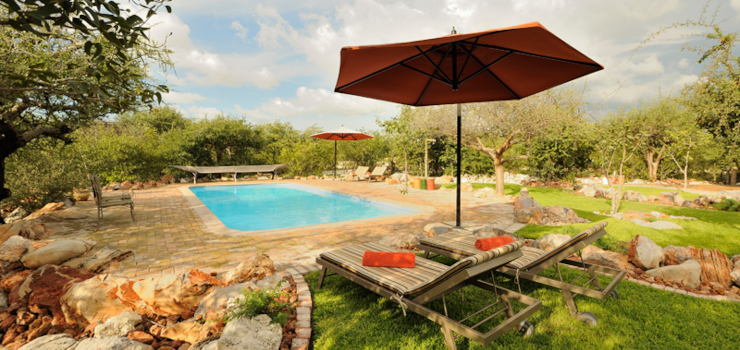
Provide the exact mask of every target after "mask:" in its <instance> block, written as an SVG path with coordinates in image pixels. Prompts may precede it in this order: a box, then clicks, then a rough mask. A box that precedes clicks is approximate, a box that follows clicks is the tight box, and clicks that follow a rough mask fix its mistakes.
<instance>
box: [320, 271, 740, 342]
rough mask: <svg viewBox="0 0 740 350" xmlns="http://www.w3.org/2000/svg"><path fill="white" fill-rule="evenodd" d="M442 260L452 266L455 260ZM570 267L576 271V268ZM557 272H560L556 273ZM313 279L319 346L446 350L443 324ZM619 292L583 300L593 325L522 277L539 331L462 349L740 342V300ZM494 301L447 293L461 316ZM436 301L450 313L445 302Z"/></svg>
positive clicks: (352, 287) (348, 286)
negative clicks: (535, 303)
mask: <svg viewBox="0 0 740 350" xmlns="http://www.w3.org/2000/svg"><path fill="white" fill-rule="evenodd" d="M437 260H438V261H440V262H443V263H446V264H451V263H452V260H451V259H447V258H437ZM563 271H564V272H565V273H566V274H571V275H572V274H574V273H575V271H572V270H569V269H563ZM566 271H567V272H566ZM549 272H551V273H552V274H553V275H554V272H553V271H549ZM306 280H307V281H308V283H309V285H310V287H311V291H312V294H313V303H314V310H313V334H314V336H313V342H314V348H315V349H342V350H343V349H404V350H412V349H414V350H416V349H418V350H421V349H445V348H446V347H445V345H444V336H443V335H442V333H441V332H440V330H439V328H440V327H439V326H438V325H437V324H436V323H434V322H432V321H429V320H427V319H426V318H424V317H422V316H419V315H417V314H414V313H412V312H408V316H406V317H404V316H403V313H402V312H401V309H400V307H399V306H398V305H397V304H395V303H394V302H391V301H389V300H387V299H384V298H382V297H380V296H378V295H377V294H375V293H373V292H370V291H369V290H366V289H365V288H363V287H360V286H359V285H357V284H355V283H352V282H351V281H349V280H347V279H345V278H343V277H341V276H338V275H334V276H328V277H326V278H325V280H324V286H323V288H322V289H318V290H317V289H316V283H317V281H318V272H314V273H311V274H309V275H307V276H306ZM489 280H490V278H489ZM496 280H497V283H498V284H499V285H500V286H504V287H505V288H508V289H511V290H517V287H516V285H515V284H514V281H513V280H512V279H511V278H508V277H504V276H499V277H497V279H496ZM607 281H608V279H605V280H604V281H603V282H607ZM617 290H618V292H619V294H620V299H611V298H609V299H607V300H605V301H601V300H595V299H590V298H585V297H578V298H577V299H576V303H577V305H578V307H579V310H580V311H582V312H583V311H589V312H592V313H594V314H596V315H597V316H598V318H599V324H598V325H597V326H595V327H591V326H587V325H585V324H582V323H581V322H579V321H577V320H575V319H573V318H571V317H569V316H568V311H567V309H566V308H565V305H564V302H563V298H562V295H561V294H560V292H558V291H557V290H555V289H553V288H549V287H544V286H541V285H538V284H535V283H531V282H528V281H525V280H522V292H523V293H524V294H526V295H529V296H531V297H534V298H536V299H539V300H541V301H542V304H543V307H542V309H540V311H538V312H537V313H535V314H534V315H532V316H531V317H530V319H529V321H530V322H532V323H533V324H534V325H535V328H536V332H535V334H534V336H532V337H531V338H528V339H525V338H522V337H521V336H519V335H518V334H517V332H516V331H509V332H507V333H506V334H504V335H503V336H502V337H500V338H498V339H497V340H494V341H493V342H492V343H491V344H489V345H488V346H485V347H483V346H481V345H479V344H478V343H475V342H473V341H470V340H468V339H466V338H462V337H461V338H459V339H458V340H457V342H456V343H457V347H458V349H460V350H463V349H697V348H706V349H729V348H735V347H736V346H737V344H738V342H739V341H740V332H737V331H736V329H735V328H734V327H731V326H729V327H728V325H733V324H738V322H740V303H734V302H718V301H711V300H706V299H697V298H693V297H689V296H685V295H679V294H675V293H669V292H666V291H661V290H657V289H654V288H651V287H645V286H642V285H638V284H635V283H631V282H627V281H623V282H622V283H621V284H620V285H619V286H618V287H617ZM491 298H493V295H492V294H490V293H487V292H485V293H484V292H482V291H481V290H479V289H477V288H474V287H470V286H468V287H466V288H465V301H464V302H463V301H461V296H460V292H459V291H458V292H455V293H453V294H451V295H449V296H448V297H447V301H448V304H447V305H448V308H449V310H450V312H451V313H454V314H455V317H456V318H457V319H460V318H461V316H463V315H467V314H470V313H472V311H474V310H477V309H479V308H481V307H483V306H485V305H487V304H488V303H490V301H491ZM429 306H431V308H432V309H434V310H437V311H440V312H441V310H442V306H441V301H435V302H432V303H430V304H429ZM519 308H522V306H520V307H519ZM452 310H454V311H452ZM488 329H490V328H487V329H484V330H488Z"/></svg>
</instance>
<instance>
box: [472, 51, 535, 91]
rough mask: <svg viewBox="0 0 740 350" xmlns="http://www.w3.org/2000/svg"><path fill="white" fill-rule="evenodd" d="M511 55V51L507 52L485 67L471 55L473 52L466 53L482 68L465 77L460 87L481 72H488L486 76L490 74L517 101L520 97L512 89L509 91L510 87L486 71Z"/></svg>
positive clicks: (489, 71)
mask: <svg viewBox="0 0 740 350" xmlns="http://www.w3.org/2000/svg"><path fill="white" fill-rule="evenodd" d="M463 50H465V49H463ZM465 52H468V51H467V50H465ZM511 53H512V52H511V51H509V52H508V53H506V54H505V55H503V56H501V57H499V58H498V59H497V60H495V61H493V62H491V63H490V64H488V65H485V64H483V62H481V61H480V60H479V59H478V57H475V55H473V52H472V50H471V51H470V52H468V55H469V57H472V58H473V60H475V62H477V63H478V64H480V65H481V67H482V68H481V69H480V70H478V71H477V72H475V73H473V74H471V75H470V76H469V77H467V78H465V79H463V81H461V82H460V85H462V84H463V83H464V82H466V81H468V80H470V79H472V78H473V77H475V76H477V75H478V74H480V73H483V72H488V74H490V75H491V76H492V77H493V78H494V79H496V81H498V83H499V84H501V86H503V87H504V88H506V90H507V91H509V93H511V94H512V95H514V97H516V98H517V99H519V98H521V96H519V95H518V94H517V93H516V92H514V90H512V89H511V88H510V87H509V86H508V85H506V84H505V83H504V82H503V81H502V80H501V79H499V77H498V76H496V74H493V72H491V70H490V69H488V68H490V67H491V66H493V65H494V64H496V63H498V62H500V61H501V60H502V59H504V58H506V57H507V56H509V55H511Z"/></svg>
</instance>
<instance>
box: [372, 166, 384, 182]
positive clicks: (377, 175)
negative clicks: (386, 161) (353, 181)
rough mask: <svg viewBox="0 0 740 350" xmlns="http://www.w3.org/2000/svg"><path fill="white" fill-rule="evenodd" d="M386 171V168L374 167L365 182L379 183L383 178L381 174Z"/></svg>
mask: <svg viewBox="0 0 740 350" xmlns="http://www.w3.org/2000/svg"><path fill="white" fill-rule="evenodd" d="M386 170H388V167H387V166H376V167H375V169H373V172H372V173H371V174H370V175H369V176H368V178H367V181H368V182H369V181H373V180H378V181H380V180H381V179H382V178H383V174H385V171H386Z"/></svg>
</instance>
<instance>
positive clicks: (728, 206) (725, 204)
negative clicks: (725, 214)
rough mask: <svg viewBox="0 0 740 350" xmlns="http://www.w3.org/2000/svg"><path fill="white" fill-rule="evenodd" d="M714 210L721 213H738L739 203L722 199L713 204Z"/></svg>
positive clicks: (739, 209)
mask: <svg viewBox="0 0 740 350" xmlns="http://www.w3.org/2000/svg"><path fill="white" fill-rule="evenodd" d="M714 208H715V209H717V210H722V211H740V202H738V201H736V200H734V199H729V198H722V201H721V202H719V203H714Z"/></svg>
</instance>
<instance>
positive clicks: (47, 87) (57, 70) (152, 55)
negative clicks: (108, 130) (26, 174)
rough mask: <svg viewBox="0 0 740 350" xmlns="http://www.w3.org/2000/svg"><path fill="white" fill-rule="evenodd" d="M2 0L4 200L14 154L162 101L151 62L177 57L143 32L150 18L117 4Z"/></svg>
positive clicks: (0, 154) (0, 180) (0, 159)
mask: <svg viewBox="0 0 740 350" xmlns="http://www.w3.org/2000/svg"><path fill="white" fill-rule="evenodd" d="M151 3H152V2H151V1H149V2H147V5H151ZM95 4H98V5H100V6H97V7H96V5H95ZM0 5H1V6H0V200H3V199H5V198H8V197H9V196H10V191H9V190H8V189H6V188H5V160H6V159H7V158H8V157H9V156H10V155H12V154H13V153H14V152H16V151H17V150H19V149H20V148H22V147H24V146H26V145H27V144H28V143H29V142H31V141H33V140H35V139H37V138H43V137H52V138H57V139H60V140H63V141H65V142H70V141H71V139H70V138H69V137H68V135H69V134H70V133H71V132H73V131H74V130H75V129H77V128H79V127H80V126H84V125H88V124H90V123H91V122H92V121H95V120H100V119H102V118H104V117H105V116H107V115H110V114H116V113H120V112H124V111H129V110H134V109H137V108H140V107H142V106H147V105H151V104H153V103H154V102H155V101H159V100H161V93H162V92H166V91H167V88H166V86H164V85H161V84H158V83H156V82H154V81H152V79H150V77H149V75H148V74H149V73H148V71H149V69H150V67H149V65H150V64H151V63H152V62H154V63H157V64H160V65H162V66H163V67H168V66H169V65H170V62H169V59H168V56H167V55H168V52H167V51H166V50H164V49H163V48H162V47H158V46H155V45H152V44H151V43H149V42H148V39H147V38H146V36H144V35H143V34H145V33H146V31H147V30H148V28H147V27H146V26H145V25H144V23H145V22H144V21H142V20H141V18H140V17H138V16H136V15H132V16H128V15H126V14H125V13H124V12H123V11H120V10H118V9H117V5H115V3H113V2H107V3H104V2H102V1H94V0H91V1H84V2H80V1H74V2H73V1H51V0H46V1H14V0H7V1H5V0H3V1H2V2H1V3H0ZM111 6H115V8H112V7H111ZM147 8H149V7H147ZM153 10H156V7H155V8H149V11H153ZM151 15H153V14H152V13H149V14H148V16H147V17H151ZM101 18H102V19H101ZM80 21H81V22H80ZM90 22H92V24H90ZM112 22H116V23H118V24H112Z"/></svg>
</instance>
